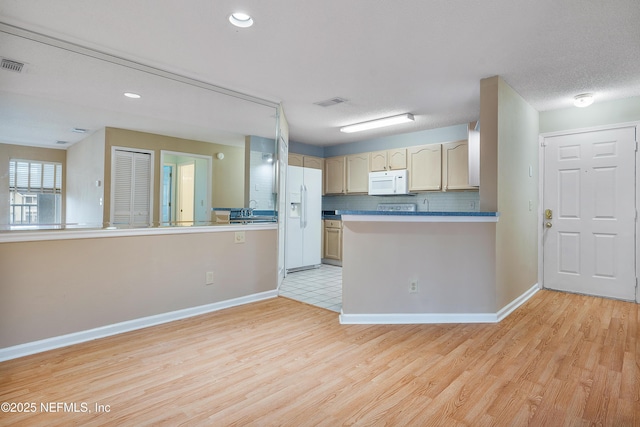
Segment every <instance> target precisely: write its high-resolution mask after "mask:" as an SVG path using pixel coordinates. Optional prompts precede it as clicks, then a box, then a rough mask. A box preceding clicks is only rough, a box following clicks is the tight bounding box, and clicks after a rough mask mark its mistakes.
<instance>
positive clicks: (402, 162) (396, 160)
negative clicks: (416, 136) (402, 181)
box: [387, 148, 407, 170]
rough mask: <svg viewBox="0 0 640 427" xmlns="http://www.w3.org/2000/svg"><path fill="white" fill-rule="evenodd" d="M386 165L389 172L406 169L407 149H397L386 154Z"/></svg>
mask: <svg viewBox="0 0 640 427" xmlns="http://www.w3.org/2000/svg"><path fill="white" fill-rule="evenodd" d="M387 163H388V167H389V170H398V169H406V168H407V149H406V148H397V149H395V150H389V151H388V152H387Z"/></svg>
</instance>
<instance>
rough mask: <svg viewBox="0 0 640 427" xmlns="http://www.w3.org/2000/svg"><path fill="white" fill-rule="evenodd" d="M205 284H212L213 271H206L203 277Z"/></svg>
mask: <svg viewBox="0 0 640 427" xmlns="http://www.w3.org/2000/svg"><path fill="white" fill-rule="evenodd" d="M204 284H205V285H213V271H207V275H206V278H205V282H204Z"/></svg>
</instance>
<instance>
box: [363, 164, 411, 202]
mask: <svg viewBox="0 0 640 427" xmlns="http://www.w3.org/2000/svg"><path fill="white" fill-rule="evenodd" d="M408 180H409V179H408V176H407V170H406V169H402V170H396V171H385V172H369V195H371V196H394V195H401V194H409V183H408Z"/></svg>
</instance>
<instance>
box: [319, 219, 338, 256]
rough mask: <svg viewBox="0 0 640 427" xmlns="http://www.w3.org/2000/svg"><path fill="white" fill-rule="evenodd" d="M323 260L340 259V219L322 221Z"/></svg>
mask: <svg viewBox="0 0 640 427" xmlns="http://www.w3.org/2000/svg"><path fill="white" fill-rule="evenodd" d="M322 255H323V258H324V259H325V260H332V261H340V262H341V261H342V221H337V220H329V219H326V220H325V221H324V250H323V254H322Z"/></svg>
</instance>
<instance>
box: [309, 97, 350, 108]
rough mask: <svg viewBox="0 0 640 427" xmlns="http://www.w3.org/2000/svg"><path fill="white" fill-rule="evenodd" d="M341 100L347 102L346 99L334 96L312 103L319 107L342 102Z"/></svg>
mask: <svg viewBox="0 0 640 427" xmlns="http://www.w3.org/2000/svg"><path fill="white" fill-rule="evenodd" d="M343 102H347V100H346V99H344V98H340V97H336V98H331V99H327V100H326V101H320V102H314V104H316V105H319V106H321V107H331V106H332V105H337V104H342V103H343Z"/></svg>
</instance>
